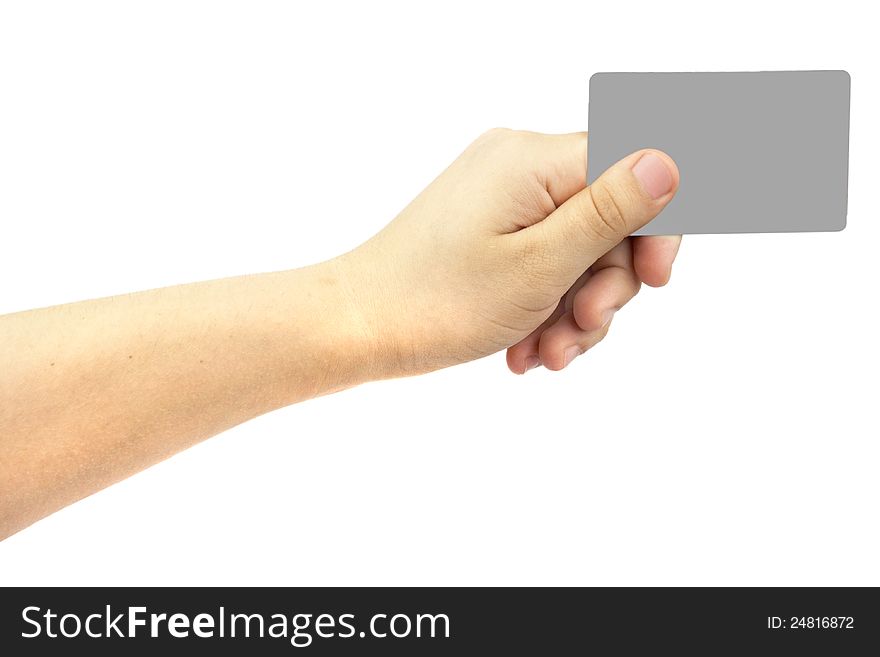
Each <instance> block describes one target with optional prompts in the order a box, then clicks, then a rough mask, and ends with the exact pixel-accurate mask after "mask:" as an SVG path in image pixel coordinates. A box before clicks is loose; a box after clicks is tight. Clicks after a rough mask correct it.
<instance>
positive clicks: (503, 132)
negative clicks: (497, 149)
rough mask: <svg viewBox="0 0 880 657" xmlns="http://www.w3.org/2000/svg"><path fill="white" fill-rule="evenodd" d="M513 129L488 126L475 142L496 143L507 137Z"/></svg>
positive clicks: (511, 133)
mask: <svg viewBox="0 0 880 657" xmlns="http://www.w3.org/2000/svg"><path fill="white" fill-rule="evenodd" d="M513 133H514V131H513V130H511V129H510V128H490V129H489V130H486V132H484V133H483V134H481V135H480V136H479V137H477V139H476V141H475V142H474V143H475V144H498V143H502V142H504V141H505V140H507V139H509V138H510V137H511V136H512V135H513Z"/></svg>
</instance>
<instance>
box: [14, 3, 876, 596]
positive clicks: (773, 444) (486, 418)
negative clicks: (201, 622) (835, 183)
mask: <svg viewBox="0 0 880 657" xmlns="http://www.w3.org/2000/svg"><path fill="white" fill-rule="evenodd" d="M869 6H870V4H869V3H850V4H847V3H843V2H837V3H833V4H830V5H829V4H828V3H821V4H812V3H805V2H796V3H785V4H783V3H779V4H773V3H768V2H764V1H762V2H738V3H731V4H730V5H728V6H727V7H726V8H725V7H722V6H721V5H719V4H717V3H708V2H694V3H679V4H676V3H673V2H640V3H636V2H603V3H595V4H593V5H591V4H590V3H586V2H576V3H554V2H546V1H542V2H531V3H522V4H514V3H510V2H503V3H496V4H491V5H490V4H488V3H479V2H466V3H462V4H459V5H456V4H454V3H450V2H443V3H438V4H436V5H435V6H434V7H433V8H428V6H427V5H423V4H422V3H401V4H399V5H379V4H377V3H375V2H371V3H351V4H349V5H345V4H340V3H293V2H287V3H253V2H240V3H223V2H205V3H194V2H149V3H147V2H143V3H120V2H106V3H92V2H77V3H69V2H59V3H45V2H21V3H4V4H3V5H0V231H2V233H0V280H2V291H0V312H12V311H17V310H24V309H27V308H32V307H37V306H45V305H50V304H55V303H61V302H65V301H73V300H77V299H82V298H88V297H98V296H104V295H111V294H116V293H124V292H127V291H132V290H137V289H144V288H151V287H157V286H163V285H169V284H174V283H181V282H188V281H193V280H200V279H209V278H215V277H221V276H229V275H234V274H239V273H248V272H255V271H268V270H277V269H286V268H290V267H295V266H300V265H304V264H307V263H311V262H315V261H318V260H322V259H325V258H328V257H330V256H332V255H335V254H337V253H339V252H342V251H344V250H347V249H349V248H351V247H353V246H355V245H356V244H358V243H359V242H361V241H363V240H364V239H366V238H367V237H368V236H370V235H371V234H373V233H374V232H376V231H377V230H378V229H379V228H380V227H381V226H383V225H384V224H385V223H386V222H387V221H389V220H390V219H391V218H392V217H393V216H394V215H395V214H396V213H397V212H398V211H399V210H400V209H401V208H402V207H403V206H404V205H406V203H407V202H408V201H409V200H410V199H411V198H412V197H413V196H415V194H417V193H418V192H419V191H420V190H421V189H422V188H423V187H424V186H425V185H426V184H427V183H428V182H430V180H431V179H432V178H433V177H434V176H435V175H436V174H437V173H439V172H440V171H441V170H442V169H443V168H444V167H445V166H446V164H447V163H448V162H450V161H451V160H452V159H453V158H454V157H456V155H457V154H458V153H459V152H460V151H461V150H462V149H463V148H464V147H465V146H466V145H467V143H468V142H469V141H470V140H472V139H473V138H474V137H476V136H477V135H478V134H480V133H481V132H482V131H484V130H485V129H487V128H489V127H492V126H495V125H503V126H509V127H516V128H527V129H531V130H538V131H546V132H563V131H565V132H567V131H574V130H584V129H586V127H587V81H588V79H589V76H590V75H591V74H592V73H594V72H596V71H619V70H624V71H626V70H648V71H651V70H657V71H665V70H671V71H675V70H686V71H687V70H708V71H715V70H766V69H771V70H772V69H823V68H829V69H838V68H842V69H847V70H849V71H850V73H851V74H852V123H851V155H850V194H849V227H848V228H847V229H846V230H845V231H844V232H842V233H827V234H787V235H738V236H695V237H691V238H687V239H686V240H685V242H684V244H683V246H682V250H681V255H680V258H679V261H678V264H677V266H676V269H675V273H674V276H673V280H672V282H671V284H670V286H669V287H668V288H666V289H662V290H651V289H646V290H645V291H643V293H642V294H641V295H640V296H639V297H638V298H637V299H636V300H635V301H634V302H633V303H632V305H631V306H627V308H626V309H625V310H624V311H622V312H621V313H619V314H618V317H617V319H616V320H615V325H614V328H613V331H612V333H611V335H610V336H609V337H608V339H607V340H606V341H605V342H604V343H603V344H601V345H600V346H599V347H598V348H597V349H596V350H595V351H593V352H590V353H589V354H588V355H587V356H584V357H582V358H581V359H579V360H578V361H577V362H576V363H575V365H574V366H573V367H572V368H570V369H569V370H568V371H565V372H562V373H559V374H554V373H550V372H547V371H544V370H538V371H534V372H530V373H529V374H528V375H526V376H524V377H516V376H514V375H512V374H509V373H508V372H507V370H506V367H505V364H504V356H503V355H502V354H497V355H495V356H493V357H490V358H487V359H484V360H482V361H478V362H475V363H471V364H468V365H464V366H460V367H456V368H452V369H449V370H446V371H442V372H437V373H435V374H432V375H429V376H424V377H421V378H418V379H408V380H396V381H389V382H383V383H378V384H371V385H367V386H363V387H361V388H358V389H355V390H350V391H347V392H344V393H341V394H338V395H334V396H331V397H326V398H322V399H319V400H316V401H313V402H308V403H305V404H301V405H299V406H294V407H290V408H287V409H284V410H281V411H279V412H276V413H273V414H270V415H268V416H264V417H261V418H259V419H257V420H255V421H252V422H250V423H247V424H245V425H243V426H240V427H238V428H236V429H234V430H232V431H228V432H227V433H225V434H223V435H221V436H219V437H217V438H214V439H212V440H209V441H207V442H205V443H203V444H201V445H199V446H197V447H195V448H194V449H191V450H189V451H188V452H186V453H184V454H181V455H179V456H177V457H175V458H173V459H171V460H169V461H167V462H165V463H162V464H160V465H158V466H156V467H153V468H151V469H150V470H148V471H146V472H144V473H142V474H139V475H137V476H135V477H133V478H131V479H129V480H127V481H125V482H123V483H121V484H118V485H116V486H113V487H112V488H110V489H108V490H105V491H103V492H101V493H99V494H97V495H94V496H93V497H91V498H89V499H87V500H85V501H83V502H80V503H78V504H76V505H74V506H72V507H70V508H68V509H66V510H64V511H61V512H59V513H57V514H55V515H54V516H52V517H50V518H48V519H46V520H43V521H41V522H39V523H38V524H36V525H35V526H33V527H31V528H29V529H27V530H25V531H23V532H21V533H20V534H18V535H16V536H13V537H12V538H10V539H8V540H7V541H5V542H3V543H0V583H2V584H124V585H135V584H144V585H153V584H216V585H220V584H236V585H237V584H254V585H256V584H264V585H275V584H278V585H281V584H284V585H308V584H310V585H342V584H352V585H361V584H381V585H392V584H394V585H397V584H401V585H428V584H474V585H477V584H481V585H482V584H503V585H506V584H548V585H549V584H554V585H569V584H606V585H635V584H652V585H653V584H673V585H684V584H696V585H703V584H728V585H740V584H742V585H745V584H755V585H758V584H763V585H776V584H779V585H781V584H789V585H806V584H821V585H826V584H837V585H861V584H873V585H878V584H880V560H878V558H877V555H878V554H880V527H878V515H880V514H878V500H880V479H878V460H880V445H878V437H880V431H878V427H877V415H876V412H877V410H876V409H877V392H878V384H877V372H878V371H880V356H878V346H877V335H878V329H880V326H878V318H877V304H878V294H877V288H876V284H875V278H876V272H877V265H876V253H877V242H878V237H880V227H878V221H877V209H876V208H877V189H878V176H880V170H878V165H877V163H878V157H880V156H878V153H880V143H878V127H877V125H878V123H877V117H878V116H880V102H878V101H880V96H878V83H877V80H878V77H877V70H876V67H875V66H874V64H876V60H873V57H872V56H873V55H876V23H875V21H874V20H872V19H871V18H869V16H868V15H867V14H868V12H869V9H867V7H869ZM724 129H725V126H724V125H719V126H718V130H719V131H722V130H724ZM804 139H810V135H809V134H805V135H804ZM645 146H651V144H645ZM729 193H730V194H731V195H739V194H748V193H749V190H748V189H741V188H738V187H737V186H736V185H735V183H734V184H732V185H731V187H730V190H729ZM718 202H719V203H724V199H723V198H719V199H718ZM425 266H426V267H430V266H431V263H430V261H429V262H426V263H425ZM0 366H2V365H0ZM0 403H2V400H0ZM0 458H2V454H0Z"/></svg>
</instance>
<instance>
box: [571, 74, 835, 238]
mask: <svg viewBox="0 0 880 657" xmlns="http://www.w3.org/2000/svg"><path fill="white" fill-rule="evenodd" d="M849 87H850V78H849V73H847V72H846V71H767V72H756V73H597V74H595V75H594V76H593V77H591V78H590V136H589V146H588V149H587V152H588V181H589V182H590V183H592V182H593V181H594V180H595V179H596V178H598V177H599V175H601V173H602V172H603V171H605V169H607V168H608V167H609V166H611V165H612V164H614V163H615V162H616V161H617V160H619V159H620V158H622V157H624V156H625V155H627V154H629V153H631V152H633V151H636V150H638V149H640V148H657V149H660V150H662V151H665V152H666V153H668V154H669V155H670V156H671V157H672V158H673V159H674V160H675V162H676V164H678V168H679V171H680V172H681V186H680V187H679V191H678V194H677V195H676V196H675V198H674V199H673V200H672V202H671V203H670V204H669V205H668V206H667V207H666V209H664V210H663V212H662V213H661V214H660V215H659V216H658V217H657V218H656V219H654V221H652V222H651V223H649V224H648V225H647V226H645V227H644V228H643V229H642V230H641V231H639V232H638V233H636V234H637V235H671V234H678V233H769V232H790V231H819V230H822V231H825V230H828V231H830V230H841V229H842V228H843V227H844V226H845V225H846V192H847V165H848V157H849Z"/></svg>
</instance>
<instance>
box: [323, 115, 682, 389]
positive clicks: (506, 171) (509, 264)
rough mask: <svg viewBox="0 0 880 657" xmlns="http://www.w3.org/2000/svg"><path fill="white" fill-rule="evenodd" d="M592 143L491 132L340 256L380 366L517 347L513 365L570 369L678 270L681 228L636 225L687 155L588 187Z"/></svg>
mask: <svg viewBox="0 0 880 657" xmlns="http://www.w3.org/2000/svg"><path fill="white" fill-rule="evenodd" d="M586 148H587V135H586V133H576V134H569V135H542V134H537V133H530V132H519V131H511V130H502V129H497V130H491V131H490V132H488V133H486V134H484V135H483V136H481V137H480V138H479V139H477V141H475V142H474V143H473V144H471V146H469V147H468V148H467V149H466V150H465V152H464V153H462V155H461V156H460V157H459V158H458V159H457V160H456V161H455V162H453V163H452V165H451V166H450V167H449V168H448V169H447V170H446V171H444V172H443V173H442V174H441V175H440V176H439V177H438V178H437V179H436V180H435V181H434V182H433V183H431V185H429V186H428V188H427V189H425V190H424V191H423V192H422V193H421V194H420V195H419V196H418V197H417V198H416V199H415V200H414V201H413V202H412V203H411V204H410V205H409V206H408V207H407V208H406V209H404V210H403V212H401V213H400V215H399V216H398V217H397V218H396V219H395V220H394V221H393V222H392V223H390V224H389V225H388V226H387V227H386V228H385V229H384V230H382V231H381V232H380V233H379V234H378V235H376V236H375V237H373V238H372V239H370V240H369V241H368V242H366V243H365V244H363V245H362V246H360V247H359V248H357V249H355V250H354V251H352V252H351V253H348V254H346V255H344V256H342V257H341V258H340V259H339V262H340V265H341V266H342V267H343V269H342V271H344V272H346V273H345V276H346V277H347V278H348V280H349V281H350V284H351V286H352V294H353V296H354V298H356V299H358V300H359V302H358V306H359V308H360V312H361V315H362V317H363V319H364V320H365V325H366V326H367V327H368V331H369V332H371V333H372V335H373V338H374V340H373V343H374V344H376V345H378V349H379V353H378V354H377V355H376V357H375V361H376V362H377V363H382V364H389V363H390V365H388V366H387V369H386V371H383V372H382V373H381V375H385V376H397V375H403V374H416V373H420V372H425V371H428V370H433V369H438V368H441V367H446V366H449V365H454V364H456V363H461V362H465V361H468V360H473V359H476V358H480V357H482V356H486V355H488V354H491V353H494V352H496V351H499V350H501V349H505V348H508V352H507V363H508V366H509V367H510V369H511V370H512V371H513V372H516V373H520V374H521V373H524V372H525V371H526V370H528V369H531V368H532V367H535V366H537V365H539V364H540V365H544V366H545V367H547V368H549V369H551V370H559V369H562V368H563V367H565V366H567V365H568V364H569V363H570V362H571V361H572V360H573V359H574V358H575V357H576V356H577V355H579V354H581V353H583V352H584V351H586V350H587V349H589V348H591V347H593V346H594V345H595V344H597V343H598V342H599V341H600V340H602V338H604V337H605V334H606V333H607V332H608V328H609V326H610V323H611V318H612V317H613V315H614V312H615V311H617V310H619V309H620V308H621V307H622V306H623V305H624V304H626V303H627V302H628V301H629V300H630V299H632V298H633V296H634V295H635V294H636V293H637V292H638V290H639V287H640V286H641V283H646V284H648V285H652V286H661V285H664V284H665V283H666V282H667V281H668V279H669V275H670V271H671V267H672V262H673V260H674V259H675V255H676V252H677V251H678V246H679V243H680V240H681V237H680V236H670V237H628V236H629V235H630V234H631V233H632V232H634V231H636V230H638V229H639V228H640V227H642V226H643V225H645V224H646V223H648V222H649V221H650V220H651V219H653V218H654V217H655V216H656V215H657V214H658V213H659V212H660V211H661V210H662V209H663V208H664V207H665V206H666V204H667V203H669V201H670V200H671V199H672V197H673V195H674V194H675V191H676V190H677V188H678V182H679V174H678V169H677V168H676V166H675V163H674V162H673V161H672V160H671V159H670V158H669V156H667V155H665V154H664V153H661V152H659V151H655V150H642V151H638V152H636V153H633V154H632V155H629V156H627V157H625V158H624V159H622V160H621V161H620V162H618V163H617V164H615V165H614V166H612V167H610V168H609V169H608V170H607V171H606V172H605V173H603V174H602V176H601V177H600V178H598V179H597V180H596V181H595V182H594V183H593V184H592V185H591V186H590V187H589V188H587V187H586V179H587V172H586ZM378 367H385V365H379V366H378Z"/></svg>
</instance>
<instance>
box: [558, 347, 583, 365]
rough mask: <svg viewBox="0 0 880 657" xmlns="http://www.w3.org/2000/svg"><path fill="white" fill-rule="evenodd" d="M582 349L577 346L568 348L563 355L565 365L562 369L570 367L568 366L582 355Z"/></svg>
mask: <svg viewBox="0 0 880 657" xmlns="http://www.w3.org/2000/svg"><path fill="white" fill-rule="evenodd" d="M581 353H582V352H581V348H580V347H578V346H577V345H573V346H571V347H568V348H567V349H566V350H565V352H564V354H563V365H562V367H568V364H569V363H570V362H571V361H573V360H574V359H575V358H577V357H578V356H580V355H581Z"/></svg>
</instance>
